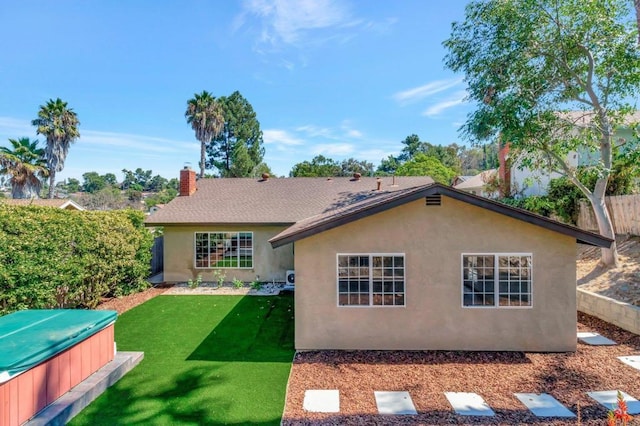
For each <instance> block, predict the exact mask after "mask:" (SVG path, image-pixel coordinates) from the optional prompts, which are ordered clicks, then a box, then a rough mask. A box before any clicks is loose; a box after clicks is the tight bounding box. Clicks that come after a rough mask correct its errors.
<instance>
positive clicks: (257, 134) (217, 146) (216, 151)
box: [207, 91, 264, 177]
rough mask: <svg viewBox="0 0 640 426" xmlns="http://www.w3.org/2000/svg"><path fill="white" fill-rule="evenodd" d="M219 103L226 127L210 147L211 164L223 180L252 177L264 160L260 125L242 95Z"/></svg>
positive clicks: (237, 94)
mask: <svg viewBox="0 0 640 426" xmlns="http://www.w3.org/2000/svg"><path fill="white" fill-rule="evenodd" d="M218 102H219V104H220V106H221V108H222V115H223V117H224V123H223V126H222V131H221V132H220V133H218V134H217V135H216V136H215V137H214V139H213V143H211V144H210V145H209V147H208V150H207V153H208V157H209V158H208V163H207V164H208V165H210V166H214V167H215V168H217V169H218V171H219V172H220V176H222V177H249V176H251V173H252V170H254V168H255V167H256V166H258V165H259V164H260V163H261V162H262V159H263V157H264V147H263V146H262V143H263V141H262V130H260V122H259V121H258V119H257V116H256V113H255V111H254V110H253V107H252V106H251V104H250V103H249V101H247V99H245V98H244V97H243V96H242V95H241V94H240V92H238V91H235V92H233V93H232V94H231V95H229V96H222V97H220V98H219V99H218ZM236 163H237V164H236Z"/></svg>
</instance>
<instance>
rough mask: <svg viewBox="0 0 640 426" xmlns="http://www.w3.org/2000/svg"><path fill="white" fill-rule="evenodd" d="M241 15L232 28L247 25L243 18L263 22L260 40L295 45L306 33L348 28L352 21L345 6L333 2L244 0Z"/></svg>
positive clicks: (268, 42)
mask: <svg viewBox="0 0 640 426" xmlns="http://www.w3.org/2000/svg"><path fill="white" fill-rule="evenodd" d="M243 9H244V11H243V13H242V14H241V15H240V16H238V17H236V19H235V21H234V23H233V25H232V28H233V29H234V30H237V29H239V28H240V27H242V26H243V25H245V24H246V20H247V19H246V18H247V16H246V15H254V16H256V17H258V18H259V19H261V20H262V31H261V34H260V41H261V42H263V43H267V44H277V43H279V42H283V43H285V44H296V42H298V41H299V40H300V39H301V37H302V35H303V33H305V32H306V31H309V30H316V29H326V28H331V27H339V26H345V25H348V24H349V22H350V21H352V19H351V17H350V13H349V11H348V9H347V7H346V6H345V5H343V4H342V3H341V2H339V1H336V0H246V1H245V2H244V3H243Z"/></svg>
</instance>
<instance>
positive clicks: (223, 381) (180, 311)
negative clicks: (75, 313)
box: [71, 295, 294, 425]
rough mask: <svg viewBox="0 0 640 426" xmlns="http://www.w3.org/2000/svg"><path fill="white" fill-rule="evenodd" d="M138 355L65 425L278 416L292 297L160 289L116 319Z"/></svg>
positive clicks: (271, 420) (272, 419)
mask: <svg viewBox="0 0 640 426" xmlns="http://www.w3.org/2000/svg"><path fill="white" fill-rule="evenodd" d="M116 342H117V344H118V350H119V351H143V352H144V360H143V361H142V362H141V363H140V364H139V365H138V366H137V367H135V368H134V369H133V370H132V371H130V372H129V373H127V375H125V376H124V377H123V378H122V379H120V381H119V382H117V383H116V384H115V385H113V386H112V387H111V388H109V389H108V390H107V391H106V392H105V393H104V394H103V395H102V396H100V397H99V398H98V399H96V400H95V401H94V402H93V403H92V404H91V405H89V406H88V407H87V408H85V409H84V410H83V411H82V413H80V414H79V415H78V416H77V417H75V418H74V419H73V421H72V422H71V425H96V424H108V425H132V424H155V425H181V424H191V425H202V424H212V425H215V424H261V425H262V424H264V425H267V424H273V425H278V424H280V420H281V416H282V411H283V407H284V399H285V392H286V385H287V378H288V376H289V370H290V367H291V361H292V359H293V354H294V349H293V297H292V296H291V295H285V296H270V297H257V296H245V297H242V296H159V297H156V298H154V299H151V300H150V301H148V302H146V303H144V304H143V305H140V306H138V307H136V308H134V309H132V310H130V311H128V312H126V313H125V314H123V315H122V316H120V317H119V318H118V320H117V321H116Z"/></svg>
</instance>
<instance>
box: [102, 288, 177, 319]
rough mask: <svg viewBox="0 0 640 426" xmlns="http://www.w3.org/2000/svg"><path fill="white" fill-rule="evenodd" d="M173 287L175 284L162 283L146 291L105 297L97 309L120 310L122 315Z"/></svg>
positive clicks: (119, 312)
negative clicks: (109, 297)
mask: <svg viewBox="0 0 640 426" xmlns="http://www.w3.org/2000/svg"><path fill="white" fill-rule="evenodd" d="M171 287H173V286H172V285H167V284H162V285H159V286H156V287H151V288H148V289H146V290H145V291H141V292H139V293H133V294H129V295H127V296H122V297H114V298H111V299H105V300H103V301H102V302H101V303H100V304H99V305H98V306H97V307H96V309H104V310H113V311H118V315H120V314H122V313H124V312H126V311H128V310H129V309H131V308H135V307H136V306H138V305H140V304H142V303H144V302H146V301H147V300H149V299H153V298H154V297H156V296H159V295H161V294H162V293H164V292H165V291H167V290H169V289H170V288H171Z"/></svg>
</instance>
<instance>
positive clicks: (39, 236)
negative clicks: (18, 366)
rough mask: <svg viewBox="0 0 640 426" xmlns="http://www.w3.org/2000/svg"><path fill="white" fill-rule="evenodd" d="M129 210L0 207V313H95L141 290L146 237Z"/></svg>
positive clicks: (148, 245)
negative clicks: (107, 301)
mask: <svg viewBox="0 0 640 426" xmlns="http://www.w3.org/2000/svg"><path fill="white" fill-rule="evenodd" d="M143 220H144V216H143V214H142V213H141V212H138V211H133V210H119V211H108V212H88V211H83V212H78V211H69V210H60V209H54V208H48V207H36V206H30V207H15V206H7V205H3V204H2V203H0V315H3V314H6V313H9V312H12V311H16V310H20V309H29V308H36V309H37V308H76V307H82V308H94V307H95V306H96V305H97V304H98V303H99V302H100V299H101V298H102V297H105V296H120V295H125V294H129V293H133V292H136V291H140V290H142V289H144V288H147V287H148V283H147V282H146V281H145V279H146V277H147V276H148V274H149V267H150V260H151V246H152V244H153V237H152V235H151V233H150V232H149V231H148V230H147V229H145V228H144V226H143Z"/></svg>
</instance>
